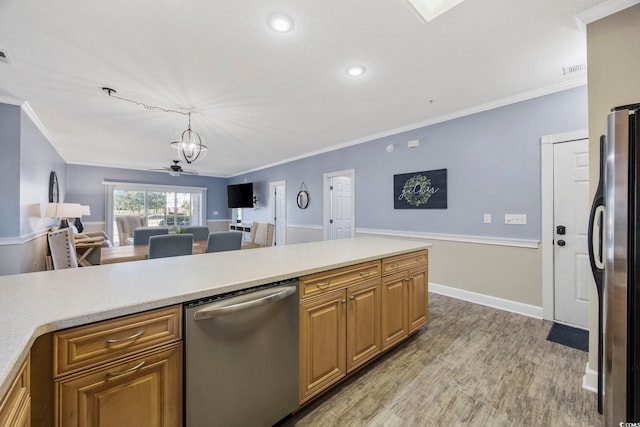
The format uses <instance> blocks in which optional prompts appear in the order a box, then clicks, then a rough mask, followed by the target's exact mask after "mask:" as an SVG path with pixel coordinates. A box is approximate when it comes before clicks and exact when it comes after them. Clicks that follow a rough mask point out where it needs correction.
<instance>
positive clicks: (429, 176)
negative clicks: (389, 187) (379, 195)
mask: <svg viewBox="0 0 640 427" xmlns="http://www.w3.org/2000/svg"><path fill="white" fill-rule="evenodd" d="M393 208H394V209H446V208H447V170H446V169H437V170H431V171H424V172H413V173H404V174H400V175H394V176H393Z"/></svg>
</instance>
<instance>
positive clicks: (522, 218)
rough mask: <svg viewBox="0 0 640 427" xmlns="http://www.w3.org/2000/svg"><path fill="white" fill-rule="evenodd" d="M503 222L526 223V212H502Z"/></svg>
mask: <svg viewBox="0 0 640 427" xmlns="http://www.w3.org/2000/svg"><path fill="white" fill-rule="evenodd" d="M504 223H505V224H509V225H526V224H527V214H504Z"/></svg>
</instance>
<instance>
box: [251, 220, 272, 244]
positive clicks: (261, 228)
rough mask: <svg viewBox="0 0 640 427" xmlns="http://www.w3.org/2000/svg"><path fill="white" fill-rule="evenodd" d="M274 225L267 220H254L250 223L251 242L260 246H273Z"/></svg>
mask: <svg viewBox="0 0 640 427" xmlns="http://www.w3.org/2000/svg"><path fill="white" fill-rule="evenodd" d="M274 230H275V225H274V224H271V223H268V222H257V223H256V222H254V223H253V224H252V225H251V242H252V243H255V244H258V245H260V246H273V234H274Z"/></svg>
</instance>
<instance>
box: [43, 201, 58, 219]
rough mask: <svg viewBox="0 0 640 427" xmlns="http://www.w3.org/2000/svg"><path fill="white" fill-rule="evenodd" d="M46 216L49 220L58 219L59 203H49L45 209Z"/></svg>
mask: <svg viewBox="0 0 640 427" xmlns="http://www.w3.org/2000/svg"><path fill="white" fill-rule="evenodd" d="M44 216H45V217H47V218H57V217H58V203H47V207H46V208H45V209H44Z"/></svg>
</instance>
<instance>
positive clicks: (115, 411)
mask: <svg viewBox="0 0 640 427" xmlns="http://www.w3.org/2000/svg"><path fill="white" fill-rule="evenodd" d="M181 373H182V346H181V345H180V344H179V343H178V344H171V345H169V346H168V347H164V348H161V349H157V350H154V351H151V352H147V353H143V354H140V355H138V356H137V357H134V358H131V359H128V360H126V361H123V362H120V363H112V364H109V365H106V366H104V367H100V368H98V369H93V370H90V371H88V372H80V373H78V374H75V375H71V376H67V377H65V378H64V379H61V380H58V381H56V397H57V400H58V406H57V409H58V411H57V414H56V421H57V424H58V425H59V426H96V427H98V426H99V427H108V426H114V427H115V426H127V425H130V426H137V427H147V426H148V427H157V426H166V427H170V426H177V425H180V424H181V422H182V411H181V404H182V382H181Z"/></svg>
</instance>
